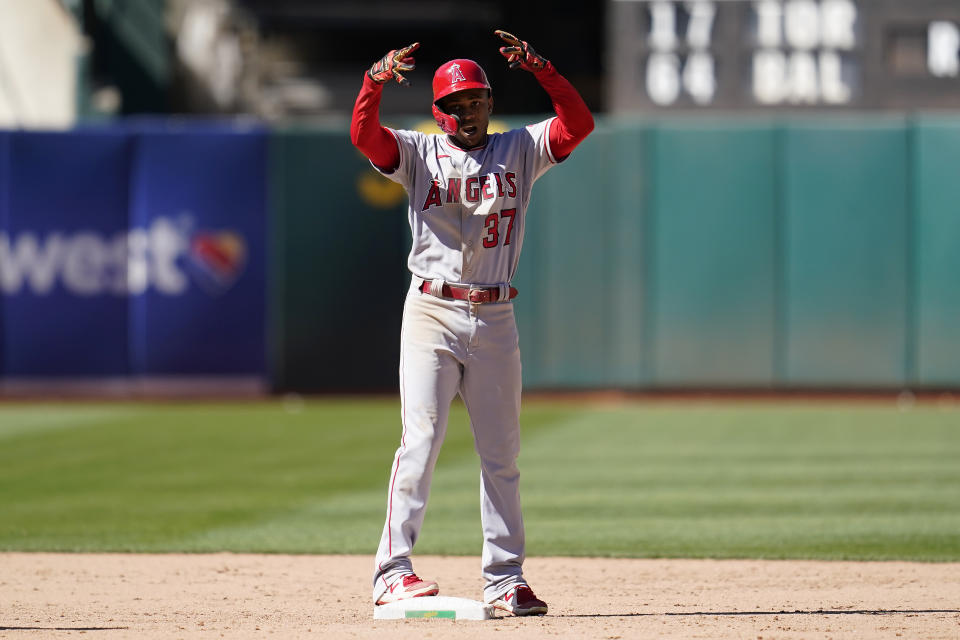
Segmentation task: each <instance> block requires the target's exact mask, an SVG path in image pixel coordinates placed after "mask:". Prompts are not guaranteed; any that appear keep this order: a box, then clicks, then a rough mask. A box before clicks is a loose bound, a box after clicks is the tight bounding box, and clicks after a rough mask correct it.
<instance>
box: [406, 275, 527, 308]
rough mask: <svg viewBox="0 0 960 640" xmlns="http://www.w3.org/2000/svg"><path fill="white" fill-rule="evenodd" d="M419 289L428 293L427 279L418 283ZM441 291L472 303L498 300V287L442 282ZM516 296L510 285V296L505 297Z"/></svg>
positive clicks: (444, 294)
mask: <svg viewBox="0 0 960 640" xmlns="http://www.w3.org/2000/svg"><path fill="white" fill-rule="evenodd" d="M420 291H421V292H423V293H430V281H429V280H424V281H423V284H422V285H420ZM441 291H442V293H443V297H444V298H453V299H454V300H469V301H470V302H474V303H481V302H499V301H500V287H469V286H459V285H449V284H444V285H443V289H442V290H441ZM516 297H517V290H516V289H514V288H513V287H510V297H509V298H506V299H507V300H513V299H514V298H516Z"/></svg>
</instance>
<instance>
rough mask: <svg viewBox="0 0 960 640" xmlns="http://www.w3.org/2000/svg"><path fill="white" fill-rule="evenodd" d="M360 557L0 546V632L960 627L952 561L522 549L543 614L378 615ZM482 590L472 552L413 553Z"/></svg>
mask: <svg viewBox="0 0 960 640" xmlns="http://www.w3.org/2000/svg"><path fill="white" fill-rule="evenodd" d="M371 563H372V559H371V558H370V557H367V556H288V555H244V554H204V555H180V554H177V555H141V554H106V555H104V554H50V553H7V554H0V638H17V639H19V638H24V639H27V638H30V639H32V638H60V637H78V636H83V637H85V638H96V639H98V640H99V639H100V638H102V639H104V640H120V639H126V638H138V639H153V638H157V639H160V638H163V639H164V640H167V639H171V638H185V639H199V638H221V637H223V638H239V639H246V638H267V637H273V638H284V639H287V638H390V639H391V640H401V639H405V638H416V639H418V640H419V639H423V638H436V639H447V638H452V639H455V640H456V639H474V638H491V637H493V638H499V639H509V638H524V639H529V638H534V639H537V638H548V637H549V638H571V639H572V638H577V639H581V638H600V639H605V640H606V639H609V640H614V639H620V638H624V639H626V638H710V639H726V638H747V639H751V640H754V639H756V640H770V639H773V638H906V639H917V638H944V639H951V640H957V639H958V638H960V564H958V563H951V564H921V563H905V562H812V561H811V562H807V561H754V560H751V561H741V560H618V559H587V558H573V559H571V558H530V559H528V560H527V563H526V565H525V573H526V575H527V578H528V580H529V581H530V583H531V585H532V586H533V587H534V589H535V590H536V592H537V594H538V595H539V596H540V597H542V598H543V599H544V600H546V601H547V602H548V603H549V604H550V615H548V616H545V617H541V618H515V617H512V616H509V615H504V616H502V617H498V618H497V619H495V620H489V621H484V622H472V621H450V620H399V621H385V620H378V621H374V620H373V618H372V611H373V610H372V605H371V603H370V594H369V592H370V589H369V580H370V573H371V571H370V570H371ZM415 563H416V564H415V566H416V568H417V572H418V573H419V574H420V575H421V576H423V577H428V578H431V579H436V580H438V581H439V582H440V587H441V593H442V594H444V595H454V596H461V597H467V598H479V597H480V590H481V586H482V583H481V580H480V577H479V574H480V568H479V565H480V562H479V559H478V558H470V557H467V558H464V557H429V556H427V557H418V558H415Z"/></svg>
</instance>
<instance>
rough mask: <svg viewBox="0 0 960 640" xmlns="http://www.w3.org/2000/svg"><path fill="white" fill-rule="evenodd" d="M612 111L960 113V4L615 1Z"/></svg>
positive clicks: (959, 0)
mask: <svg viewBox="0 0 960 640" xmlns="http://www.w3.org/2000/svg"><path fill="white" fill-rule="evenodd" d="M607 16H608V20H609V23H608V25H607V34H608V40H607V42H608V47H607V60H606V62H607V74H606V78H607V104H608V109H609V110H610V111H611V112H614V113H625V112H635V111H648V112H649V111H660V110H666V109H669V110H693V111H697V110H714V109H723V110H738V111H741V110H773V109H792V110H803V109H831V110H843V109H850V108H853V109H938V108H960V0H609V4H608V11H607Z"/></svg>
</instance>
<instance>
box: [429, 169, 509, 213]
mask: <svg viewBox="0 0 960 640" xmlns="http://www.w3.org/2000/svg"><path fill="white" fill-rule="evenodd" d="M517 193H518V191H517V174H516V172H514V171H505V172H500V171H496V172H493V173H488V174H485V175H479V176H471V177H468V178H447V180H446V184H444V182H443V181H442V180H441V179H439V178H434V179H433V180H432V181H431V182H430V186H429V188H428V189H427V197H426V199H425V200H424V201H423V206H421V207H420V211H421V212H425V211H428V210H429V209H430V208H431V207H442V206H443V205H444V204H459V203H461V202H465V203H468V204H475V203H478V202H482V201H484V200H493V199H495V198H516V197H517Z"/></svg>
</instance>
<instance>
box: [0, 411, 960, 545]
mask: <svg viewBox="0 0 960 640" xmlns="http://www.w3.org/2000/svg"><path fill="white" fill-rule="evenodd" d="M34 409H35V408H32V407H18V406H10V405H0V425H2V426H8V425H9V424H10V422H8V421H10V420H15V419H16V417H17V416H18V415H24V413H30V411H31V410H34ZM78 409H82V410H81V411H78ZM83 410H86V411H88V412H89V411H97V410H99V411H103V412H104V417H103V419H102V420H97V419H93V420H91V419H89V418H90V414H89V413H87V414H84V411H83ZM43 411H46V412H48V413H49V414H50V415H51V416H53V417H54V422H57V423H58V424H63V423H64V422H67V423H69V417H70V416H71V415H73V414H74V413H76V414H77V415H78V416H80V417H79V419H78V421H77V423H76V424H75V425H73V426H71V427H68V428H58V429H57V430H53V431H50V430H43V428H42V427H41V430H40V431H35V430H32V429H23V430H21V431H20V432H19V433H18V434H16V435H10V436H8V437H6V438H4V439H3V445H4V446H3V447H2V449H0V512H2V513H3V514H4V518H2V519H0V548H4V549H11V550H14V549H16V550H32V549H33V550H40V549H44V550H91V551H93V550H130V551H177V550H183V551H212V550H221V549H224V550H234V551H266V552H271V551H273V552H305V553H330V552H334V553H336V552H342V553H372V552H373V550H374V549H375V546H376V543H377V540H378V538H379V534H380V529H381V527H382V525H383V515H384V509H385V498H386V481H387V476H388V473H389V465H390V461H391V459H392V455H393V451H394V450H395V448H396V446H397V443H398V441H399V406H398V403H397V402H396V401H395V400H394V399H341V400H337V399H331V400H320V401H311V402H307V403H306V404H305V405H304V406H303V407H302V408H301V409H300V410H298V411H295V412H289V411H286V410H285V409H284V407H283V405H282V403H280V402H265V403H248V404H210V405H202V404H195V405H130V406H120V405H109V404H108V405H102V406H99V405H98V406H89V405H81V406H74V405H63V406H61V407H45V408H43ZM112 411H119V412H120V413H119V415H118V414H111V412H112ZM127 411H129V412H130V413H129V415H126V414H124V412H127ZM523 424H524V435H523V452H522V454H521V470H522V487H523V502H524V505H525V516H526V521H527V530H528V542H529V548H528V551H529V553H531V554H537V555H544V554H571V555H613V556H636V557H649V556H689V557H811V558H862V559H894V558H898V559H916V560H958V559H960V539H958V536H957V535H956V533H955V532H956V531H958V530H960V464H958V463H960V427H958V424H960V411H958V410H956V409H954V408H937V407H928V406H917V407H914V408H913V409H912V410H910V411H898V410H897V409H896V407H894V406H893V405H892V403H891V405H890V406H889V407H886V406H880V405H875V404H874V405H860V406H858V405H845V404H831V405H827V406H824V407H812V406H810V405H797V404H782V405H771V404H769V403H766V404H750V403H743V404H734V403H722V404H717V405H704V404H692V405H685V404H676V405H664V404H647V405H644V404H635V405H624V406H619V407H610V406H591V405H589V404H585V403H584V404H573V403H560V404H558V403H551V402H546V401H537V400H534V401H529V400H528V401H527V402H526V403H525V408H524V415H523ZM2 426H0V432H2ZM11 433H12V430H11ZM479 549H480V529H479V464H478V462H477V460H476V455H475V454H474V453H473V440H472V435H471V434H470V430H469V426H468V422H467V418H466V415H465V412H464V411H463V409H462V406H460V405H455V407H454V410H453V412H452V415H451V425H450V430H449V432H448V436H447V441H446V443H445V445H444V448H443V451H442V453H441V457H440V461H439V463H438V470H437V475H436V479H435V482H434V490H433V495H432V497H431V502H430V508H429V509H428V512H427V521H426V524H425V527H424V530H423V535H422V538H421V540H420V541H419V543H418V548H417V551H418V553H452V554H478V553H479Z"/></svg>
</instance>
